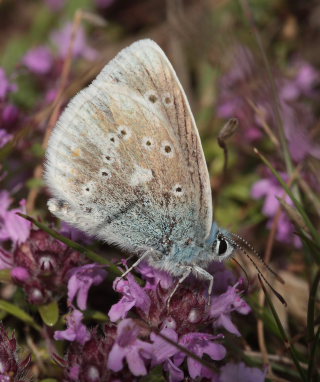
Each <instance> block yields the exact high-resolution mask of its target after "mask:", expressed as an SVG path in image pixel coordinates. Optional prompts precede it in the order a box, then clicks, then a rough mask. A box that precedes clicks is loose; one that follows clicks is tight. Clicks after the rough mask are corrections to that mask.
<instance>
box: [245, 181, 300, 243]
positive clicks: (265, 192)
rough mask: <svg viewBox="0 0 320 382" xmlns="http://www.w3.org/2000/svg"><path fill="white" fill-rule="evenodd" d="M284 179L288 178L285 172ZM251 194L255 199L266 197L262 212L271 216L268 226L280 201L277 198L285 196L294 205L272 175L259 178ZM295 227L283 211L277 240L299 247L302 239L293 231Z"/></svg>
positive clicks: (270, 224)
mask: <svg viewBox="0 0 320 382" xmlns="http://www.w3.org/2000/svg"><path fill="white" fill-rule="evenodd" d="M282 176H283V177H284V179H286V178H287V176H286V175H285V174H282ZM251 196H252V197H253V198H254V199H264V203H263V207H262V213H263V214H264V215H265V216H267V217H268V218H269V221H268V223H267V227H269V228H271V226H272V222H273V218H274V217H275V215H276V213H277V211H278V208H279V207H280V202H279V200H278V199H277V198H279V197H280V198H283V199H284V200H285V201H286V202H287V203H288V204H290V205H291V206H292V205H293V203H292V201H291V199H290V198H289V196H288V195H287V194H286V193H285V191H284V190H283V188H282V187H281V186H280V184H279V182H278V181H277V180H276V179H275V178H274V177H273V176H271V177H270V178H263V179H260V180H258V181H257V182H256V183H254V185H253V186H252V189H251ZM293 231H294V227H293V224H292V223H291V222H290V220H289V218H288V216H287V215H286V214H285V212H282V214H281V216H280V219H279V222H278V229H277V235H276V237H277V240H279V241H281V242H284V243H293V244H294V245H295V246H296V247H297V248H300V247H301V245H302V244H301V240H300V238H299V237H298V236H296V235H294V233H293Z"/></svg>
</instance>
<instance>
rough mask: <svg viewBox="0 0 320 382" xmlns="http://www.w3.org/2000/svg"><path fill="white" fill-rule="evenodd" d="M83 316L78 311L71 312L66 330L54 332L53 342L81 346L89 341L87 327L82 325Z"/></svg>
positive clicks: (89, 335)
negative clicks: (72, 343)
mask: <svg viewBox="0 0 320 382" xmlns="http://www.w3.org/2000/svg"><path fill="white" fill-rule="evenodd" d="M82 319H83V314H82V313H81V312H80V311H79V310H73V311H72V312H71V314H69V315H68V317H67V326H68V328H67V329H66V330H56V331H55V333H54V339H55V340H67V341H71V342H72V341H76V342H79V343H80V344H81V345H83V344H85V343H86V342H87V341H89V340H90V338H91V334H90V332H89V331H88V329H87V327H86V326H85V325H84V324H83V323H82Z"/></svg>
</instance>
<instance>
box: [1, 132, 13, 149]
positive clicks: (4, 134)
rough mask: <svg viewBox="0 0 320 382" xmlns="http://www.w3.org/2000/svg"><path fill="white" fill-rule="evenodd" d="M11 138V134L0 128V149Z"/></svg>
mask: <svg viewBox="0 0 320 382" xmlns="http://www.w3.org/2000/svg"><path fill="white" fill-rule="evenodd" d="M12 138H13V135H12V134H8V133H7V132H6V130H4V129H0V149H1V147H3V146H5V145H6V144H7V143H8V142H10V141H11V139H12Z"/></svg>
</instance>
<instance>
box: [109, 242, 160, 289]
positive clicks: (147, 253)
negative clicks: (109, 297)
mask: <svg viewBox="0 0 320 382" xmlns="http://www.w3.org/2000/svg"><path fill="white" fill-rule="evenodd" d="M153 251H154V250H153V249H149V250H147V251H145V253H144V254H143V255H141V257H139V259H138V260H137V261H136V262H135V263H133V264H132V265H131V267H130V268H128V269H127V270H126V271H125V272H124V273H122V275H121V276H120V277H119V278H118V280H117V282H116V285H115V289H117V285H118V282H119V281H120V280H122V279H123V278H124V277H126V276H127V274H128V273H129V272H131V271H132V270H133V269H134V268H136V267H137V266H138V265H139V264H140V263H141V261H142V260H143V259H145V258H146V257H148V256H150V255H151V254H152V252H153Z"/></svg>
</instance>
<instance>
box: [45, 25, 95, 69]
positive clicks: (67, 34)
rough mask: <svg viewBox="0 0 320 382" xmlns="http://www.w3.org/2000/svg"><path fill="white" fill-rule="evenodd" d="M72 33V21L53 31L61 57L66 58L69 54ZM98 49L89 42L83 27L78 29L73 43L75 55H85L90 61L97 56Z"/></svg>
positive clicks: (53, 40) (54, 40)
mask: <svg viewBox="0 0 320 382" xmlns="http://www.w3.org/2000/svg"><path fill="white" fill-rule="evenodd" d="M71 35H72V23H68V24H66V25H65V26H64V27H63V28H62V29H60V30H57V31H55V32H53V33H52V36H51V38H52V42H53V43H54V45H55V46H56V47H57V49H58V52H59V55H60V57H62V58H65V57H66V56H67V54H68V50H69V46H70V42H71ZM97 55H98V53H97V51H96V50H94V49H93V48H91V47H90V46H89V45H88V44H87V40H86V36H85V31H84V29H83V28H82V27H80V28H79V29H78V30H77V34H76V37H75V40H74V44H73V56H74V57H83V58H85V59H87V60H89V61H92V60H95V59H96V58H97Z"/></svg>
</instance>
